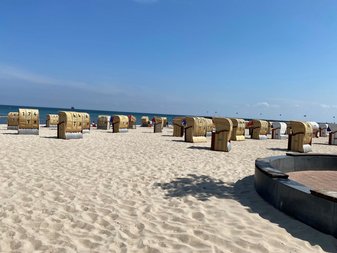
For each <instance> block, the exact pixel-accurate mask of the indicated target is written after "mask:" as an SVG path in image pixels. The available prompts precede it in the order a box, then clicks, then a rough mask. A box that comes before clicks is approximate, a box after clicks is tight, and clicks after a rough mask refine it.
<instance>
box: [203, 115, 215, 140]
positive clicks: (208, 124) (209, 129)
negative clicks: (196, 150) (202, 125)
mask: <svg viewBox="0 0 337 253" xmlns="http://www.w3.org/2000/svg"><path fill="white" fill-rule="evenodd" d="M204 119H205V121H206V136H212V132H213V130H214V128H215V126H214V122H213V118H212V119H209V118H204Z"/></svg>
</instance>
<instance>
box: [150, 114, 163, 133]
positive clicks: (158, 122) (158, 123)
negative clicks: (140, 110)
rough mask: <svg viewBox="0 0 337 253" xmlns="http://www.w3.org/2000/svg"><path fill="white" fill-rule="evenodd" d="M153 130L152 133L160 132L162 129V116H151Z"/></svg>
mask: <svg viewBox="0 0 337 253" xmlns="http://www.w3.org/2000/svg"><path fill="white" fill-rule="evenodd" d="M152 123H153V132H154V133H161V132H162V130H163V118H162V117H153V119H152Z"/></svg>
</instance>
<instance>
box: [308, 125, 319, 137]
mask: <svg viewBox="0 0 337 253" xmlns="http://www.w3.org/2000/svg"><path fill="white" fill-rule="evenodd" d="M308 123H309V124H310V125H311V126H312V137H313V138H318V137H319V136H318V135H319V125H318V123H317V122H313V121H309V122H308Z"/></svg>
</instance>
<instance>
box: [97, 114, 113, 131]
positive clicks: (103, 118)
mask: <svg viewBox="0 0 337 253" xmlns="http://www.w3.org/2000/svg"><path fill="white" fill-rule="evenodd" d="M110 118H111V117H110V116H109V115H98V118H97V129H103V130H109V129H110V127H111V126H110Z"/></svg>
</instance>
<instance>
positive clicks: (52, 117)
mask: <svg viewBox="0 0 337 253" xmlns="http://www.w3.org/2000/svg"><path fill="white" fill-rule="evenodd" d="M58 123H59V115H58V114H47V119H46V127H51V128H57V124H58Z"/></svg>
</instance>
